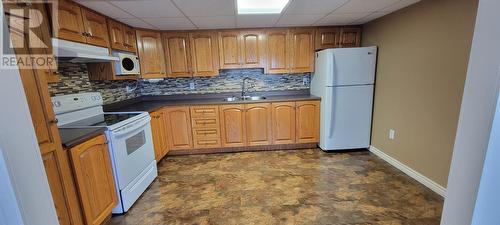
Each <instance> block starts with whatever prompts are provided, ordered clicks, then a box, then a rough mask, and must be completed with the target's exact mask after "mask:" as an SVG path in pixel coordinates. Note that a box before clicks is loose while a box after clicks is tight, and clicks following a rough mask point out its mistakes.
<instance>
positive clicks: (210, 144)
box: [194, 139, 221, 148]
mask: <svg viewBox="0 0 500 225" xmlns="http://www.w3.org/2000/svg"><path fill="white" fill-rule="evenodd" d="M220 146H221V145H220V139H199V140H197V139H195V140H194V148H219V147H220Z"/></svg>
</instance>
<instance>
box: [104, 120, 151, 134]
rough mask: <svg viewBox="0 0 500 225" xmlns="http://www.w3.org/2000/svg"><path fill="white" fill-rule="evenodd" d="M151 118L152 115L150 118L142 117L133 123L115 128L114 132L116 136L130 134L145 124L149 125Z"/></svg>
mask: <svg viewBox="0 0 500 225" xmlns="http://www.w3.org/2000/svg"><path fill="white" fill-rule="evenodd" d="M150 120H151V118H150V117H148V118H145V119H141V120H139V121H136V122H134V123H132V124H129V125H126V126H123V127H121V128H119V129H117V130H114V131H113V134H114V135H115V136H122V135H125V134H129V133H131V132H133V131H135V130H137V129H139V128H141V127H144V126H145V125H147V124H148V123H149V121H150Z"/></svg>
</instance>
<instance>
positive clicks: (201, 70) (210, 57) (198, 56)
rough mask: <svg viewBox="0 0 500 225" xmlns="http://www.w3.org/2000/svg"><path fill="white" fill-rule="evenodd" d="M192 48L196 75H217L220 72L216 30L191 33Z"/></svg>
mask: <svg viewBox="0 0 500 225" xmlns="http://www.w3.org/2000/svg"><path fill="white" fill-rule="evenodd" d="M190 48H191V63H192V68H193V75H194V76H215V75H218V74H219V51H218V47H217V34H216V33H215V32H212V31H200V32H193V33H191V34H190Z"/></svg>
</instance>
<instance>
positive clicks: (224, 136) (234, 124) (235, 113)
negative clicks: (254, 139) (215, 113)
mask: <svg viewBox="0 0 500 225" xmlns="http://www.w3.org/2000/svg"><path fill="white" fill-rule="evenodd" d="M219 112H220V127H221V129H220V130H221V140H222V147H243V146H245V145H246V129H245V127H246V123H245V105H241V104H238V105H221V106H220V107H219Z"/></svg>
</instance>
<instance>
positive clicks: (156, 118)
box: [150, 109, 169, 162]
mask: <svg viewBox="0 0 500 225" xmlns="http://www.w3.org/2000/svg"><path fill="white" fill-rule="evenodd" d="M150 116H151V132H152V134H153V147H154V152H155V159H156V162H160V160H161V159H162V158H163V157H165V155H166V154H167V153H168V150H169V149H168V142H167V122H166V121H167V119H166V115H165V112H164V110H163V109H159V110H157V111H154V112H152V113H150Z"/></svg>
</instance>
